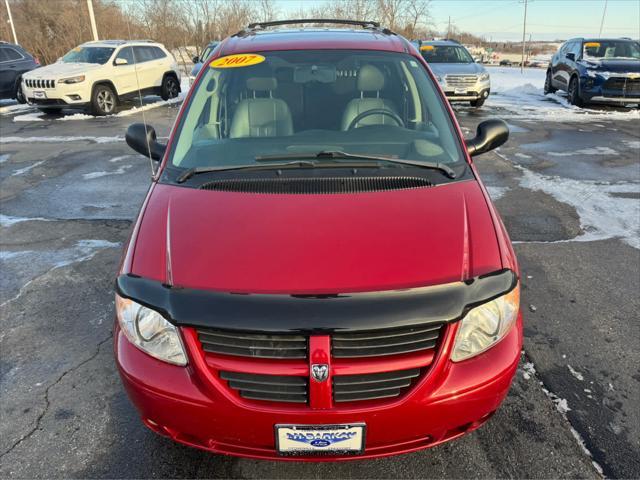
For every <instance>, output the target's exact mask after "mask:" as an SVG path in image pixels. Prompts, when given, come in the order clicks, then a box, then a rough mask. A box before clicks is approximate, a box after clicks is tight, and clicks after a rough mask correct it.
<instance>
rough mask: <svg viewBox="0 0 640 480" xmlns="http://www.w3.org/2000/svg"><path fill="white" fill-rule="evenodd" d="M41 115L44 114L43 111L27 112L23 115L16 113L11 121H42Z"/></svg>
mask: <svg viewBox="0 0 640 480" xmlns="http://www.w3.org/2000/svg"><path fill="white" fill-rule="evenodd" d="M42 115H44V113H43V112H32V113H27V114H25V115H18V116H16V117H13V121H14V122H42V120H43V119H42V118H40V117H42Z"/></svg>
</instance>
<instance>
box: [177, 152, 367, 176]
mask: <svg viewBox="0 0 640 480" xmlns="http://www.w3.org/2000/svg"><path fill="white" fill-rule="evenodd" d="M297 157H299V155H298V156H297ZM256 158H261V157H256ZM313 158H315V157H313ZM345 167H346V168H367V167H371V163H369V162H349V163H346V162H324V161H323V162H318V161H314V162H311V161H308V160H298V161H294V162H274V163H265V164H263V165H256V164H248V165H226V166H217V167H194V168H190V169H189V170H185V171H184V172H183V173H182V174H180V175H179V176H178V177H177V178H176V183H183V182H185V181H187V180H188V179H190V178H191V177H193V176H194V175H198V174H200V173H210V172H226V171H229V170H274V169H286V168H345Z"/></svg>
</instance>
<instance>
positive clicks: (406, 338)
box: [331, 323, 443, 358]
mask: <svg viewBox="0 0 640 480" xmlns="http://www.w3.org/2000/svg"><path fill="white" fill-rule="evenodd" d="M442 325H443V324H442V323H437V324H430V325H423V326H418V327H405V328H399V329H392V330H389V329H385V330H374V331H370V332H358V333H336V334H333V335H332V336H331V355H332V356H334V357H336V358H356V357H377V356H381V355H399V354H402V353H411V352H417V351H420V350H429V349H432V348H435V346H436V344H437V342H438V338H439V337H440V331H441V329H442Z"/></svg>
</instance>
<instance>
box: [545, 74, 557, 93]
mask: <svg viewBox="0 0 640 480" xmlns="http://www.w3.org/2000/svg"><path fill="white" fill-rule="evenodd" d="M557 91H558V89H557V88H555V87H554V86H553V83H552V82H551V70H547V76H546V78H545V79H544V94H545V95H549V94H550V93H556V92H557Z"/></svg>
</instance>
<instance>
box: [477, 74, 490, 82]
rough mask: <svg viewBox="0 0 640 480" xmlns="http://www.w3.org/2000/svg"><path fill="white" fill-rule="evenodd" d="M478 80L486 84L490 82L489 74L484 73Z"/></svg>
mask: <svg viewBox="0 0 640 480" xmlns="http://www.w3.org/2000/svg"><path fill="white" fill-rule="evenodd" d="M478 79H479V80H480V81H481V82H486V81H487V80H489V73H487V72H484V73H483V74H481V75H480V77H479V78H478Z"/></svg>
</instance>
